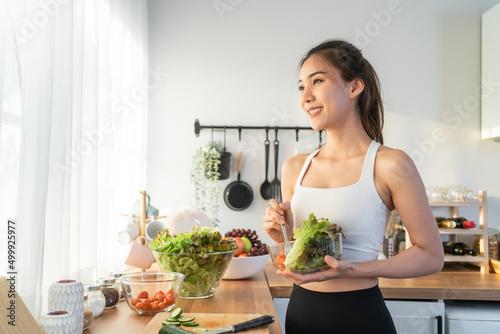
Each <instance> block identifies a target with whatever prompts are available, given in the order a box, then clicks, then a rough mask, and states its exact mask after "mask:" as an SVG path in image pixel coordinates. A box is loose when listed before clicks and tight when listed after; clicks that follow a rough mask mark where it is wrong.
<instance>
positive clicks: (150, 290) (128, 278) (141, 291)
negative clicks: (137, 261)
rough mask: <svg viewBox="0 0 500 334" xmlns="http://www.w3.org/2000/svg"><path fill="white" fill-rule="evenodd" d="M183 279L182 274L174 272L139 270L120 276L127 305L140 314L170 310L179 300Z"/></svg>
mask: <svg viewBox="0 0 500 334" xmlns="http://www.w3.org/2000/svg"><path fill="white" fill-rule="evenodd" d="M183 281H184V275H183V274H180V273H174V272H164V273H162V272H140V273H130V274H125V275H123V276H122V277H121V285H122V291H123V294H124V295H125V300H126V301H127V305H128V307H129V308H130V309H131V310H132V311H134V312H136V313H138V314H141V315H152V314H156V313H158V312H168V311H170V310H171V309H172V308H173V307H174V306H175V304H176V303H177V301H178V300H179V295H180V292H181V289H182V283H183ZM169 295H172V297H168V296H169ZM162 303H163V304H162ZM139 304H140V305H139ZM154 305H155V306H154Z"/></svg>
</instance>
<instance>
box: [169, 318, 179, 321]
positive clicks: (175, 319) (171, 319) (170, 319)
mask: <svg viewBox="0 0 500 334" xmlns="http://www.w3.org/2000/svg"><path fill="white" fill-rule="evenodd" d="M167 321H168V322H179V320H177V318H172V317H170V318H167Z"/></svg>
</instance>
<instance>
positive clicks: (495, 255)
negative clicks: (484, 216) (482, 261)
mask: <svg viewBox="0 0 500 334" xmlns="http://www.w3.org/2000/svg"><path fill="white" fill-rule="evenodd" d="M482 244H483V238H482V237H481V236H477V237H475V238H474V240H473V246H472V247H473V248H474V249H475V250H477V251H479V250H480V249H481V246H482ZM488 257H489V258H490V260H499V259H500V231H499V230H497V229H493V228H489V229H488Z"/></svg>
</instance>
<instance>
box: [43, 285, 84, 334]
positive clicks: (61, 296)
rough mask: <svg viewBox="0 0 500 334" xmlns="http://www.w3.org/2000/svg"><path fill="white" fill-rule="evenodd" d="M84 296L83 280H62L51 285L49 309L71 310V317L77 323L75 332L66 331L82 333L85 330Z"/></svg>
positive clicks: (50, 310)
mask: <svg viewBox="0 0 500 334" xmlns="http://www.w3.org/2000/svg"><path fill="white" fill-rule="evenodd" d="M83 298H84V291H83V283H82V282H77V281H75V280H61V281H58V282H54V283H52V284H51V285H50V288H49V296H48V300H49V305H48V311H49V312H52V311H70V312H71V317H70V318H71V320H72V321H73V322H74V324H75V326H74V328H75V331H74V332H64V333H76V334H81V333H82V332H83V303H84V299H83ZM61 333H62V332H61Z"/></svg>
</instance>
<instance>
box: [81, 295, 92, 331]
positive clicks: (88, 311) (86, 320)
mask: <svg viewBox="0 0 500 334" xmlns="http://www.w3.org/2000/svg"><path fill="white" fill-rule="evenodd" d="M83 300H84V302H83V330H86V329H87V328H89V327H90V324H92V321H94V310H93V308H92V304H91V303H90V301H89V296H88V295H87V294H85V296H84V297H83Z"/></svg>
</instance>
